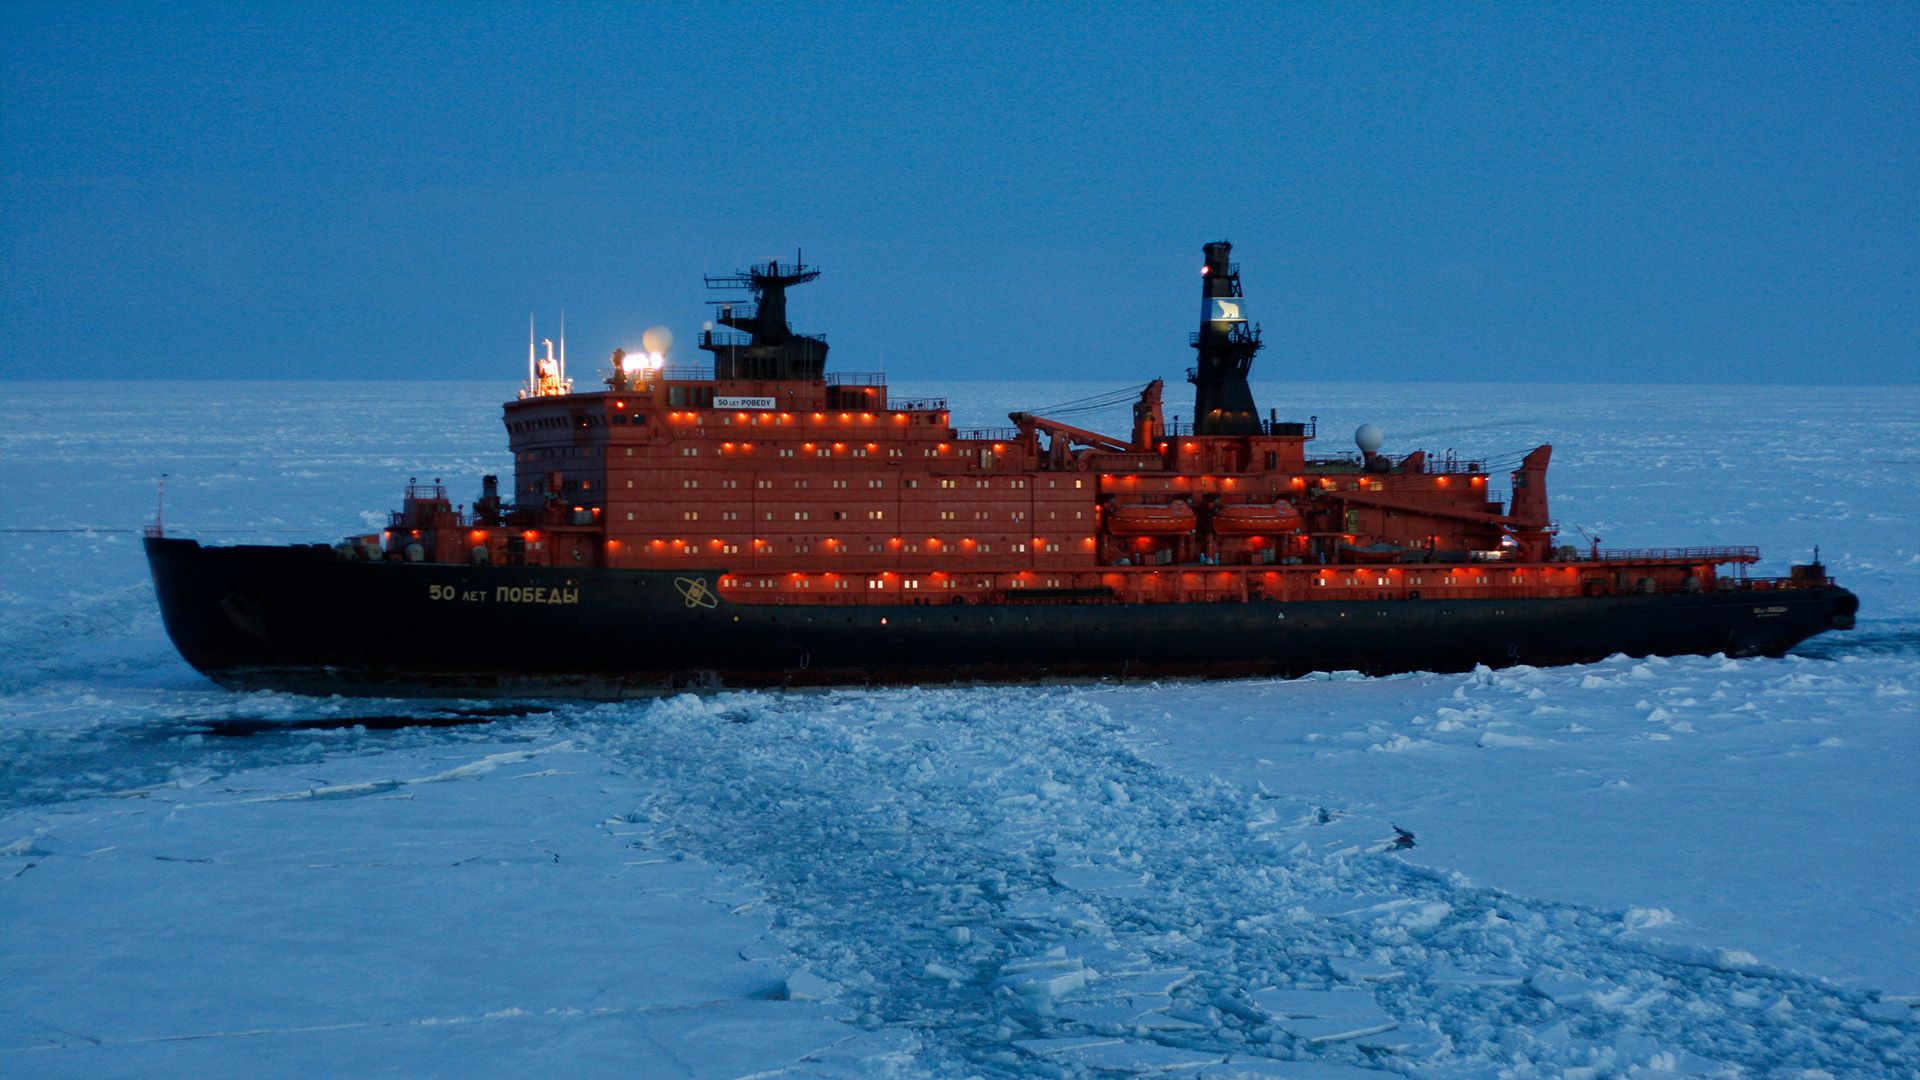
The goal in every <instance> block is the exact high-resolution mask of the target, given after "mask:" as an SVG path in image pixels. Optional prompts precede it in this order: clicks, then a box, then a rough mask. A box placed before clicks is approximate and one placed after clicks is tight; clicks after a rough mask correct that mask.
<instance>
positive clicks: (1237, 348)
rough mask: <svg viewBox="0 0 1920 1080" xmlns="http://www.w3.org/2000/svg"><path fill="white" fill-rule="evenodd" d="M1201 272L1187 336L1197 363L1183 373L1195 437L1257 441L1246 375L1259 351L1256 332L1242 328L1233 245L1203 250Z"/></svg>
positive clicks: (1242, 304)
mask: <svg viewBox="0 0 1920 1080" xmlns="http://www.w3.org/2000/svg"><path fill="white" fill-rule="evenodd" d="M1205 250H1206V253H1207V264H1206V266H1204V267H1202V268H1201V274H1202V278H1201V288H1200V329H1199V331H1198V332H1196V333H1195V334H1194V335H1193V347H1194V348H1195V349H1197V350H1198V351H1199V363H1198V365H1197V366H1195V367H1194V368H1192V369H1190V370H1189V371H1188V372H1187V379H1188V381H1190V382H1192V383H1193V433H1194V434H1195V435H1258V434H1260V433H1261V426H1260V411H1259V410H1258V409H1256V408H1255V407H1254V404H1253V391H1252V390H1251V389H1249V388H1248V386H1247V372H1248V371H1249V370H1251V369H1252V367H1253V354H1254V353H1256V352H1259V351H1260V328H1259V327H1258V326H1255V325H1250V324H1249V323H1248V322H1247V315H1246V302H1245V300H1244V299H1243V296H1242V294H1241V292H1240V268H1239V267H1237V266H1235V265H1234V264H1233V259H1232V255H1233V245H1232V244H1230V243H1228V242H1226V241H1225V240H1221V241H1218V242H1216V243H1212V244H1208V245H1206V248H1205Z"/></svg>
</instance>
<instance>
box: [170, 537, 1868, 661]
mask: <svg viewBox="0 0 1920 1080" xmlns="http://www.w3.org/2000/svg"><path fill="white" fill-rule="evenodd" d="M147 558H148V562H149V563H150V565H151V566H152V569H153V577H154V583H155V587H156V590H157V591H158V594H159V598H160V608H161V613H162V615H163V617H164V619H165V622H166V627H167V633H168V635H169V636H170V637H172V639H173V643H174V645H175V646H176V647H177V648H178V649H179V650H180V654H181V655H182V656H184V657H185V658H186V659H187V662H188V663H190V664H192V665H193V666H194V667H195V668H197V669H198V670H200V671H201V672H203V673H205V674H206V675H207V676H208V677H210V678H212V679H213V680H214V681H215V682H218V683H220V684H221V685H222V686H227V687H230V688H233V689H245V690H256V689H273V690H287V691H294V692H299V693H310V694H336V693H337V694H381V695H389V694H392V695H418V696H434V697H551V696H560V697H578V698H600V699H609V698H621V697H629V696H644V695H648V694H655V693H659V692H660V691H662V690H666V689H672V688H676V687H720V686H818V685H838V684H866V683H952V682H986V681H1002V682H1004V681H1040V680H1048V679H1087V678H1102V677H1140V676H1166V675H1175V676H1179V675H1187V676H1230V675H1301V674H1305V673H1307V672H1310V671H1335V670H1357V671H1363V672H1367V673H1369V674H1388V673H1393V672H1403V671H1460V670H1466V669H1470V668H1472V667H1474V666H1475V665H1478V664H1486V665H1489V666H1493V667H1500V666H1507V665H1512V664H1534V665H1551V664H1570V663H1580V662H1584V661H1590V660H1597V659H1600V658H1602V657H1606V656H1610V655H1612V654H1614V653H1627V654H1630V655H1636V656H1640V655H1679V654H1688V653H1698V654H1710V653H1720V652H1724V653H1727V654H1729V655H1733V656H1756V655H1770V656H1777V655H1780V654H1782V653H1784V652H1786V651H1787V650H1788V649H1790V648H1792V647H1793V646H1794V645H1795V644H1797V643H1799V642H1801V641H1803V640H1805V639H1807V638H1809V637H1812V636H1813V635H1815V634H1819V633H1822V632H1824V631H1826V630H1831V629H1846V628H1849V627H1851V626H1852V625H1853V613H1854V611H1855V610H1857V608H1858V606H1859V603H1858V601H1857V600H1856V599H1855V597H1854V595H1853V594H1852V593H1850V592H1848V591H1847V590H1845V589H1842V588H1838V587H1834V586H1826V587H1819V588H1806V589H1786V590H1774V591H1767V592H1745V591H1731V592H1718V593H1705V594H1694V595H1672V596H1617V597H1580V598H1566V599H1524V600H1515V599H1502V600H1432V599H1428V600H1393V601H1355V602H1344V601H1313V602H1299V603H1273V602H1253V603H1193V604H1116V603H1097V604H1091V603H1089V604H1072V603H1034V604H995V605H952V604H926V605H874V604H860V605H852V604H846V605H842V604H811V605H805V606H766V605H744V604H730V603H727V602H725V601H722V600H718V599H717V598H716V597H714V596H713V595H712V593H711V592H710V591H708V588H707V587H708V586H710V585H711V584H712V583H714V582H716V581H718V580H719V578H720V576H721V574H722V573H723V572H724V571H723V570H720V569H716V568H712V567H704V568H697V569H687V570H676V571H657V570H599V569H580V570H573V571H566V570H560V569H552V568H544V567H511V566H454V565H446V564H436V563H393V562H387V563H369V562H351V561H345V560H341V559H339V558H338V557H336V556H335V555H334V553H333V551H332V550H331V549H329V548H325V547H247V546H241V547H213V548H208V547H202V546H201V545H200V544H199V543H198V542H196V541H192V540H173V539H149V540H147ZM695 582H700V583H701V584H700V585H698V586H697V587H696V586H694V584H693V583H695Z"/></svg>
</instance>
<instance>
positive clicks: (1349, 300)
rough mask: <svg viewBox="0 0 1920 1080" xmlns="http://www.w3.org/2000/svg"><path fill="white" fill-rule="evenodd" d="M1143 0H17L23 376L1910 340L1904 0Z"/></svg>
mask: <svg viewBox="0 0 1920 1080" xmlns="http://www.w3.org/2000/svg"><path fill="white" fill-rule="evenodd" d="M1148 7H1150V6H1149V5H1123V4H1111V5H1098V6H1084V7H1081V6H1067V5H1031V6H1021V7H999V6H996V5H990V4H973V5H965V6H961V5H951V6H932V5H927V6H906V5H901V6H884V7H880V6H872V7H855V6H848V5H833V6H831V7H825V8H822V7H814V6H812V5H779V6H731V5H730V6H711V7H709V6H702V5H675V6H672V7H664V6H638V7H636V6H629V5H619V6H600V5H566V6H561V5H538V6H488V5H482V4H457V5H444V6H443V5H413V6H389V5H370V6H350V5H336V4H301V5H287V6H274V5H261V6H253V7H233V6H212V7H198V6H192V5H178V4H175V5H167V6H165V7H155V6H143V5H131V6H125V5H106V4H61V5H53V6H37V5H30V4H22V3H14V4H9V5H6V6H5V7H0V29H3V30H4V38H5V46H4V48H5V52H4V56H3V57H0V60H3V63H0V69H3V70H0V80H4V82H3V83H0V86H3V87H4V90H3V93H4V100H0V178H3V179H4V192H5V194H4V202H3V203H0V211H3V212H4V214H3V216H0V242H4V249H3V250H4V259H5V273H4V278H3V279H0V335H4V341H5V346H4V349H0V375H6V376H9V377H38V376H46V375H53V376H73V377H86V376H131V377H196V378H248V377H328V378H331V377H375V378H417V377H458V378H500V379H502V380H511V379H514V378H517V377H519V375H520V373H521V372H522V371H523V370H524V351H523V350H524V340H523V339H524V334H525V327H526V317H527V312H528V311H529V309H535V310H537V311H538V312H539V314H540V319H541V324H542V331H543V334H544V333H545V332H547V331H550V330H552V329H553V328H554V327H555V324H556V322H557V316H558V313H559V310H560V309H561V307H562V306H564V307H565V308H566V311H567V323H568V332H569V333H568V336H569V352H570V358H571V359H572V361H573V367H574V368H575V374H576V375H582V374H584V372H583V371H582V368H583V367H584V366H585V363H584V362H588V361H594V362H598V361H602V360H604V358H605V356H606V354H607V353H608V352H609V351H610V350H611V349H612V348H613V347H614V346H616V345H624V346H628V347H632V346H633V345H634V344H635V343H636V342H637V341H638V338H639V335H640V331H641V330H643V329H644V328H645V327H647V326H648V325H650V324H653V323H656V322H664V323H666V324H667V325H669V326H670V327H672V328H673V329H674V330H675V332H676V333H677V334H679V335H680V338H681V341H682V343H683V345H682V347H681V348H680V349H678V350H676V357H677V358H678V359H681V360H686V361H693V360H698V359H701V358H702V357H701V356H700V354H698V353H696V352H694V351H692V350H691V349H688V348H686V347H685V343H687V342H688V341H689V340H690V339H691V337H692V336H693V334H694V332H695V331H696V330H697V328H698V326H699V324H700V321H701V319H702V318H703V317H704V308H703V306H702V303H703V301H705V300H707V299H708V298H709V294H708V293H706V291H705V290H704V289H703V288H702V286H701V282H700V275H701V274H702V273H703V272H710V273H721V272H725V271H728V270H731V269H732V268H733V267H734V266H735V265H736V264H739V263H744V262H746V261H748V260H756V259H761V258H764V257H766V256H769V255H775V254H783V253H791V252H792V251H793V250H794V248H795V247H797V246H804V247H805V249H806V254H807V257H808V259H809V260H810V261H816V262H818V263H819V264H821V265H822V266H823V267H824V268H825V270H826V275H825V276H824V277H823V278H822V279H821V280H820V281H819V282H818V283H816V284H813V285H810V286H807V287H806V288H805V289H804V290H802V291H799V292H796V294H795V303H794V314H795V319H794V321H795V324H796V326H797V328H800V329H803V330H810V331H824V332H826V333H827V334H828V336H829V338H830V340H831V341H832V343H833V350H834V355H833V358H832V364H831V366H833V367H834V368H837V369H843V370H867V369H872V368H876V367H882V366H884V367H885V368H887V369H889V370H891V371H892V372H893V373H894V374H895V375H896V377H901V378H915V379H922V378H951V377H1018V376H1030V375H1049V376H1057V377H1068V378H1090V379H1100V380H1108V381H1112V382H1114V383H1115V384H1116V385H1125V384H1128V383H1133V382H1138V381H1141V380H1143V379H1144V378H1146V377H1148V376H1149V375H1153V374H1161V375H1166V376H1168V377H1170V379H1172V380H1175V381H1177V380H1178V378H1179V373H1180V371H1181V370H1182V369H1184V367H1185V366H1186V364H1187V363H1188V362H1189V360H1190V355H1191V354H1190V352H1189V350H1187V348H1186V347H1185V342H1186V334H1187V332H1188V330H1189V329H1191V326H1192V324H1193V322H1194V320H1195V319H1196V318H1197V310H1198V303H1197V294H1198V290H1199V278H1198V271H1199V268H1200V262H1201V260H1200V245H1201V244H1202V243H1203V242H1204V241H1207V240H1211V239H1217V238H1222V237H1225V238H1228V239H1231V240H1232V241H1234V243H1235V245H1236V256H1237V257H1238V258H1239V259H1240V261H1241V263H1242V267H1243V272H1244V277H1245V283H1246V287H1247V291H1248V294H1249V306H1250V310H1251V312H1252V314H1253V316H1254V317H1255V318H1256V319H1258V320H1260V321H1261V322H1262V323H1263V324H1264V327H1265V332H1266V339H1267V341H1268V348H1267V350H1266V351H1265V352H1264V353H1263V354H1262V356H1261V359H1260V362H1259V365H1260V366H1259V368H1258V370H1257V375H1259V376H1264V377H1265V378H1275V377H1296V378H1301V379H1345V378H1385V379H1406V378H1418V379H1449V380H1507V379H1541V380H1561V381H1598V380H1611V379H1623V380H1633V381H1672V382H1724V381H1740V380H1744V381H1756V382H1809V381H1810V382H1913V381H1916V380H1920V370H1917V369H1920V364H1917V363H1916V358H1920V194H1917V191H1920V185H1916V183H1915V179H1916V172H1917V171H1920V104H1916V103H1920V7H1917V6H1916V5H1913V4H1906V3H1898V4H1895V3H1889V4H1852V5H1844V6H1806V5H1772V4H1766V5H1761V4H1737V5H1726V6H1697V5H1685V6H1682V5H1661V6H1633V5H1600V4H1594V5H1571V6H1562V5H1526V6H1515V7H1500V6H1491V7H1489V6H1475V7H1471V8H1462V7H1455V6H1427V5H1387V6H1371V5H1351V4H1342V5H1334V6H1327V7H1316V6H1306V5H1270V6H1269V5H1257V4H1253V5H1250V4H1235V5H1230V6H1228V5H1221V6H1207V7H1183V8H1180V9H1178V10H1153V11H1145V10H1143V9H1145V8H1148ZM1152 7H1157V6H1152Z"/></svg>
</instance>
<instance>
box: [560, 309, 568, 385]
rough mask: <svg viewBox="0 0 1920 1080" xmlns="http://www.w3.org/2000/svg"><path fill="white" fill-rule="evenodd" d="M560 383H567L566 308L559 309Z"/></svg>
mask: <svg viewBox="0 0 1920 1080" xmlns="http://www.w3.org/2000/svg"><path fill="white" fill-rule="evenodd" d="M560 385H561V386H565V385H567V309H566V308H561V309H560Z"/></svg>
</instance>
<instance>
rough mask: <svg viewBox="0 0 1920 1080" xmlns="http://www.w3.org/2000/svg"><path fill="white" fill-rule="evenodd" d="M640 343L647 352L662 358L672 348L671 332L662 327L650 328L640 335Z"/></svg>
mask: <svg viewBox="0 0 1920 1080" xmlns="http://www.w3.org/2000/svg"><path fill="white" fill-rule="evenodd" d="M640 343H641V345H642V346H643V347H645V349H646V350H647V351H648V352H650V353H659V354H661V355H663V356H664V355H666V352H667V350H668V349H671V348H673V331H671V330H669V329H667V328H666V327H664V326H655V327H650V328H649V329H648V330H647V332H646V333H644V334H642V335H640Z"/></svg>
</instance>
